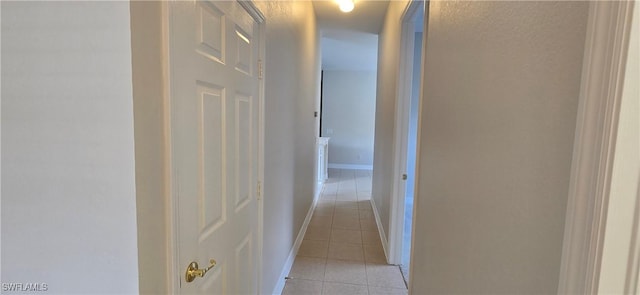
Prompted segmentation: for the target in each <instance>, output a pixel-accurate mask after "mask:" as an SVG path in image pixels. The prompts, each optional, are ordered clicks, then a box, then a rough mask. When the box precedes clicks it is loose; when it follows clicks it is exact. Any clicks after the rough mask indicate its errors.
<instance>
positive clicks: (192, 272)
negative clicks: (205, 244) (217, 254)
mask: <svg viewBox="0 0 640 295" xmlns="http://www.w3.org/2000/svg"><path fill="white" fill-rule="evenodd" d="M209 263H211V265H209V267H207V268H203V269H199V268H198V263H197V262H195V261H191V263H189V266H187V272H186V273H185V274H184V280H185V281H187V283H191V282H193V280H195V279H196V277H204V275H205V274H206V273H207V271H209V270H210V269H211V268H213V267H214V266H216V261H215V260H214V259H211V260H209Z"/></svg>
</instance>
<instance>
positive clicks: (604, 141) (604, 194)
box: [558, 1, 633, 294]
mask: <svg viewBox="0 0 640 295" xmlns="http://www.w3.org/2000/svg"><path fill="white" fill-rule="evenodd" d="M632 6H633V2H631V1H629V2H626V1H620V2H618V1H611V2H600V1H594V2H590V3H589V19H588V22H587V35H586V41H585V53H584V59H583V67H582V85H581V89H580V99H579V105H578V117H577V123H576V134H575V141H574V150H573V161H572V167H571V179H570V184H569V198H568V203H567V216H566V224H565V234H564V245H563V251H562V261H561V266H560V278H559V285H558V294H595V293H597V292H598V280H599V276H600V265H601V259H602V246H603V241H604V234H605V227H606V219H607V207H608V202H609V191H610V185H611V172H612V167H613V155H614V151H615V139H616V130H617V125H618V116H619V106H620V101H621V97H622V84H623V80H624V67H625V63H626V51H627V47H628V40H629V31H630V29H631V14H632Z"/></svg>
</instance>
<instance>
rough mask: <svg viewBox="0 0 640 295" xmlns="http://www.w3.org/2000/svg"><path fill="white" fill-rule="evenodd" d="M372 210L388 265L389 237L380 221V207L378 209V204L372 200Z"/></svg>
mask: <svg viewBox="0 0 640 295" xmlns="http://www.w3.org/2000/svg"><path fill="white" fill-rule="evenodd" d="M371 208H372V209H373V216H374V217H375V219H376V225H377V226H378V234H379V235H380V241H381V242H382V249H383V250H384V257H385V258H386V259H387V263H388V262H389V250H388V247H389V246H388V244H387V235H386V234H385V233H384V227H382V222H381V221H380V215H379V214H378V207H376V203H375V202H374V201H373V198H371Z"/></svg>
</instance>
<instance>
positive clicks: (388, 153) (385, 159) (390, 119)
mask: <svg viewBox="0 0 640 295" xmlns="http://www.w3.org/2000/svg"><path fill="white" fill-rule="evenodd" d="M407 3H408V2H407V1H405V0H402V1H391V2H389V7H388V9H387V15H386V17H385V21H384V25H383V27H382V30H381V31H380V35H379V37H378V82H377V90H376V123H375V141H374V155H373V168H374V169H373V188H372V191H371V198H372V200H373V202H374V203H375V205H376V208H377V209H378V216H380V221H381V223H382V229H381V230H382V231H384V235H385V236H388V235H389V218H390V210H391V196H392V194H391V186H392V184H393V177H394V176H393V175H392V174H393V156H394V155H393V142H394V134H393V133H394V126H395V111H396V101H397V97H396V94H397V88H396V87H397V85H396V84H397V83H396V82H397V76H398V65H399V63H400V35H401V29H402V26H401V19H400V18H401V17H402V13H403V12H404V9H405V8H406V6H407Z"/></svg>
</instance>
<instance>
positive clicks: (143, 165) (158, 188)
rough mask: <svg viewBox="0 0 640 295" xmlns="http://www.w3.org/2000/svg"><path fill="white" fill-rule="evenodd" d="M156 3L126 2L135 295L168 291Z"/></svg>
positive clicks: (160, 47) (161, 59) (162, 102)
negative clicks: (132, 146) (135, 243)
mask: <svg viewBox="0 0 640 295" xmlns="http://www.w3.org/2000/svg"><path fill="white" fill-rule="evenodd" d="M161 7H162V3H161V2H157V1H131V2H130V11H131V64H132V68H133V114H134V132H135V155H136V192H137V194H136V195H137V197H136V200H137V201H136V203H137V206H136V207H137V217H138V219H137V221H138V269H139V272H140V293H141V294H167V293H170V292H169V290H170V283H171V279H170V278H169V272H168V271H169V269H168V267H169V264H168V259H167V258H168V257H170V255H171V254H172V253H169V249H168V245H169V238H170V237H169V231H168V230H169V222H168V220H169V217H170V212H169V211H168V210H169V208H168V205H167V204H168V201H169V194H168V192H167V189H166V188H167V187H168V183H169V181H170V180H169V176H168V167H167V166H166V164H167V157H168V153H167V148H166V142H165V140H166V137H165V133H166V132H167V130H165V118H164V113H165V93H164V85H165V80H164V77H165V76H164V75H165V73H166V69H165V68H164V66H163V65H164V64H165V63H164V56H165V55H163V43H162V36H163V32H162V10H161Z"/></svg>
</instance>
